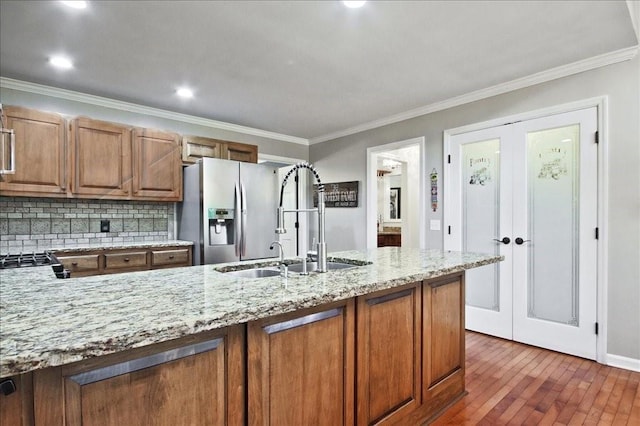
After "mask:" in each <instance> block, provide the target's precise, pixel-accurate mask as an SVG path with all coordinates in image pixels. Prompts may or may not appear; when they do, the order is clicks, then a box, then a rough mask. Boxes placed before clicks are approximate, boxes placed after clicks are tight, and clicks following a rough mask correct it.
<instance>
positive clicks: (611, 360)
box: [606, 354, 640, 372]
mask: <svg viewBox="0 0 640 426" xmlns="http://www.w3.org/2000/svg"><path fill="white" fill-rule="evenodd" d="M606 364H607V365H608V366H609V367H616V368H624V369H625V370H631V371H637V372H640V359H635V358H627V357H624V356H620V355H612V354H607V359H606Z"/></svg>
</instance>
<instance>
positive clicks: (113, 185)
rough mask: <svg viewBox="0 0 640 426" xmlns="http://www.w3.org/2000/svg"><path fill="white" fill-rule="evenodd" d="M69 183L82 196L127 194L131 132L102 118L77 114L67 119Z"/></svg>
mask: <svg viewBox="0 0 640 426" xmlns="http://www.w3.org/2000/svg"><path fill="white" fill-rule="evenodd" d="M70 128H71V136H70V144H71V147H70V151H71V161H70V163H71V164H72V168H71V182H72V192H73V193H74V195H76V196H79V197H82V198H110V199H126V198H129V197H130V196H131V179H132V168H131V131H130V130H129V128H127V127H125V126H122V125H119V124H115V123H108V122H104V121H98V120H93V119H90V118H86V117H79V118H76V119H74V120H73V121H72V122H71V127H70Z"/></svg>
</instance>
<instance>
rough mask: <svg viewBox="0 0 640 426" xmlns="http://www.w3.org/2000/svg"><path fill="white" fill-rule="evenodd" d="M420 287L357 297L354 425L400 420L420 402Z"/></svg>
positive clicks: (389, 422) (420, 284) (416, 285)
mask: <svg viewBox="0 0 640 426" xmlns="http://www.w3.org/2000/svg"><path fill="white" fill-rule="evenodd" d="M421 288H422V283H421V282H419V283H415V284H412V285H411V286H408V287H407V286H405V287H401V288H396V289H391V290H385V291H382V292H376V293H372V294H369V295H366V296H360V297H358V299H357V320H356V323H357V336H358V337H357V349H356V350H357V362H356V364H357V380H356V383H357V385H356V388H357V390H356V398H357V416H356V417H357V424H358V425H382V424H392V423H397V422H399V421H400V420H401V419H402V418H404V417H406V416H407V415H408V414H410V413H411V412H412V411H414V410H416V409H417V408H418V407H419V406H420V404H421V401H420V399H421V374H422V373H421V371H422V368H421V362H422V360H421V353H420V342H421V338H422V336H421V316H422V315H421V314H422V312H421Z"/></svg>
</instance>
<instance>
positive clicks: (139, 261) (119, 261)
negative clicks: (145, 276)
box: [104, 251, 147, 272]
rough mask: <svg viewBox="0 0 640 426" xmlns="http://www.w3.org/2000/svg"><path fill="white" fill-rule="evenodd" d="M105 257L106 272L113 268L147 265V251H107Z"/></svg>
mask: <svg viewBox="0 0 640 426" xmlns="http://www.w3.org/2000/svg"><path fill="white" fill-rule="evenodd" d="M104 257H105V265H104V269H105V272H107V271H110V270H113V269H124V268H144V267H145V266H147V252H145V251H138V252H129V253H107V254H105V255H104Z"/></svg>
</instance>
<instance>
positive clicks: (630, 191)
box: [309, 57, 640, 359]
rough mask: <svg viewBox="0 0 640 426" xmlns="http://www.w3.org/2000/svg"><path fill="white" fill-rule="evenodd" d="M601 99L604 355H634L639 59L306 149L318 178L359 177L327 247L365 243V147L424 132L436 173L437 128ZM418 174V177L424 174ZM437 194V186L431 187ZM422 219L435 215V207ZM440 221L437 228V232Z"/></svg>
mask: <svg viewBox="0 0 640 426" xmlns="http://www.w3.org/2000/svg"><path fill="white" fill-rule="evenodd" d="M602 95H606V96H608V99H609V104H608V106H609V112H608V125H609V128H608V132H609V139H608V140H607V141H606V142H607V144H608V145H607V146H606V149H608V152H609V185H608V187H607V188H606V195H607V196H608V199H609V221H608V226H607V228H608V229H607V231H608V232H606V233H605V235H604V238H607V241H608V245H609V253H608V261H609V276H608V281H609V283H608V327H607V331H608V353H610V354H615V355H619V356H623V357H629V358H634V359H640V219H639V218H640V124H639V123H640V60H639V59H638V57H636V58H635V59H634V60H632V61H626V62H623V63H619V64H614V65H610V66H607V67H603V68H599V69H596V70H592V71H588V72H584V73H580V74H577V75H574V76H569V77H565V78H562V79H558V80H554V81H551V82H547V83H544V84H539V85H536V86H532V87H528V88H525V89H520V90H516V91H513V92H510V93H506V94H503V95H499V96H494V97H492V98H488V99H484V100H481V101H477V102H472V103H469V104H466V105H462V106H459V107H455V108H451V109H448V110H444V111H439V112H436V113H432V114H428V115H424V116H420V117H416V118H413V119H410V120H406V121H403V122H399V123H395V124H391V125H387V126H383V127H380V128H377V129H373V130H369V131H365V132H361V133H358V134H354V135H350V136H346V137H343V138H339V139H336V140H332V141H327V142H324V143H320V144H315V145H312V146H311V147H310V150H309V159H310V161H311V162H313V163H314V164H315V165H316V167H317V168H318V171H319V172H320V174H321V176H322V178H323V180H325V181H327V182H331V181H343V180H344V181H349V180H359V181H361V191H362V197H361V200H362V201H361V202H360V207H359V208H357V209H341V210H343V211H340V212H339V213H338V214H336V215H334V216H332V215H330V214H327V229H326V232H327V241H328V245H329V246H330V250H336V249H341V250H342V249H356V248H364V247H366V236H365V227H366V193H365V191H366V164H367V163H366V150H367V148H368V147H373V146H377V145H382V144H386V143H391V142H396V141H401V140H405V139H410V138H415V137H419V136H425V138H426V141H427V152H426V155H427V164H426V167H425V170H428V171H431V169H432V168H434V167H435V168H436V169H437V171H438V172H439V173H440V175H441V173H442V156H443V152H442V149H443V131H444V130H446V129H451V128H455V127H460V126H463V125H468V124H473V123H478V122H483V121H487V120H491V119H495V118H500V117H505V116H509V115H513V114H518V113H524V112H528V111H533V110H536V109H541V108H546V107H550V106H555V105H559V104H564V103H568V102H573V101H578V100H584V99H588V98H592V97H596V96H602ZM425 179H426V177H425ZM439 193H440V194H442V188H441V187H440V188H439ZM425 209H426V211H427V217H426V220H427V223H428V221H429V220H430V219H442V208H441V207H439V208H438V211H437V212H435V213H433V212H431V209H428V206H425ZM444 225H446V224H444V223H443V229H444ZM427 239H428V241H427V245H428V247H432V248H441V247H442V233H441V232H434V231H429V232H428V235H427Z"/></svg>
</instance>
